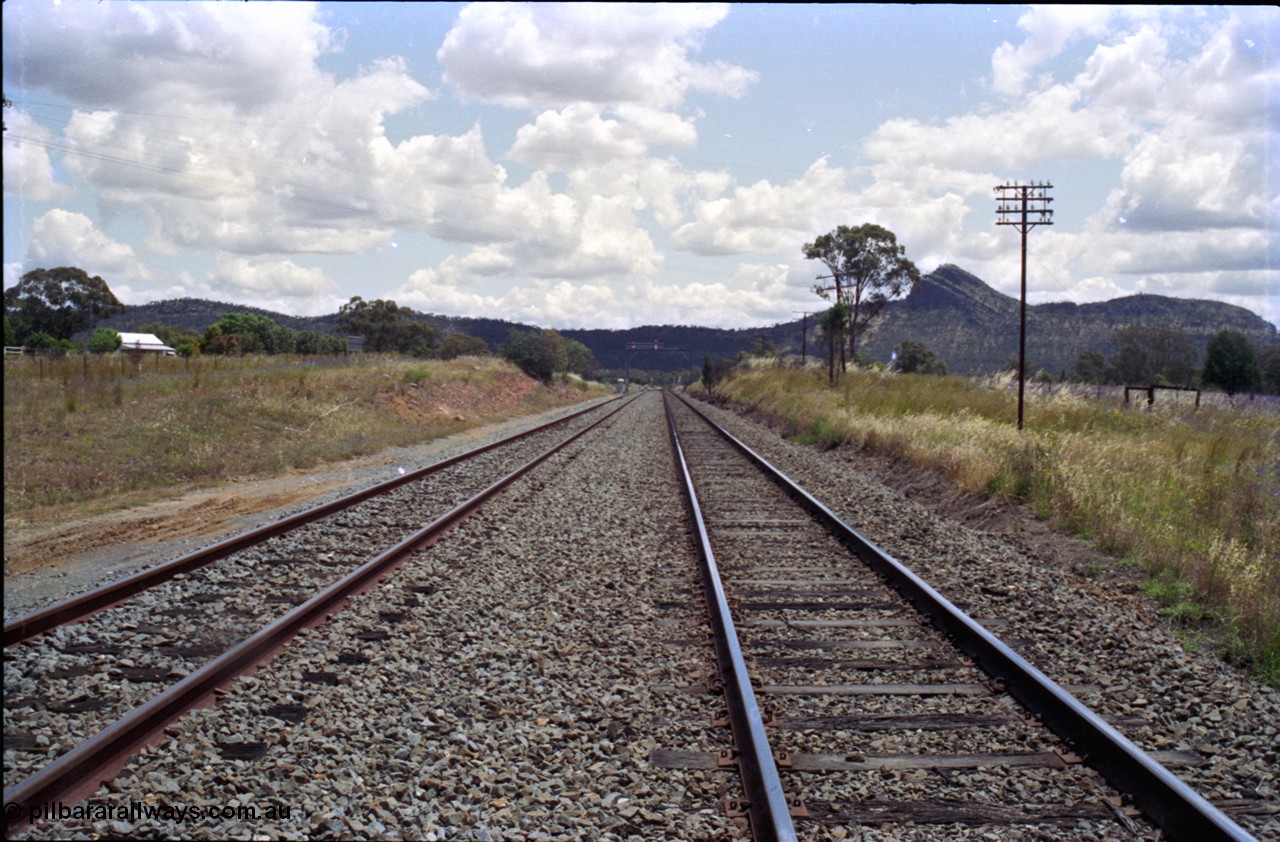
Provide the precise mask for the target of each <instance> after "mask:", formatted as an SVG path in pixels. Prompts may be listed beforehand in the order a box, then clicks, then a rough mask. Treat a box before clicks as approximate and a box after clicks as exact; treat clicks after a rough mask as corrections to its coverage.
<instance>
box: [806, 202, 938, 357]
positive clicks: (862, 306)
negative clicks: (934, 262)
mask: <svg viewBox="0 0 1280 842" xmlns="http://www.w3.org/2000/svg"><path fill="white" fill-rule="evenodd" d="M804 256H805V258H806V259H808V260H820V261H822V263H823V265H824V266H826V267H827V269H828V271H830V273H831V274H830V275H824V276H820V277H819V280H820V281H821V280H830V281H831V283H830V284H823V283H820V284H816V285H815V286H814V288H813V289H814V292H816V293H818V294H819V295H821V296H822V297H823V298H825V299H827V300H828V301H830V300H833V297H832V293H834V294H835V295H834V301H835V302H837V303H841V304H844V305H845V306H846V307H848V322H847V327H846V333H847V335H848V339H849V356H851V357H855V359H856V355H857V351H858V337H859V336H860V335H861V334H862V333H863V332H864V331H865V330H866V328H867V325H868V324H869V323H870V321H871V320H872V319H874V318H875V317H876V316H877V315H879V313H880V311H881V310H882V309H884V305H885V304H887V303H888V302H889V300H890V299H892V298H897V297H898V296H900V295H902V294H903V293H904V292H906V291H908V290H910V288H911V286H912V285H913V284H915V282H916V281H917V280H919V278H920V270H918V269H917V268H916V265H915V264H914V263H912V262H911V261H910V260H908V259H907V258H906V247H905V246H901V245H898V238H897V237H896V236H894V233H893V232H892V231H890V230H889V229H887V228H884V227H881V226H879V225H876V224H874V223H870V222H868V223H866V224H864V225H859V226H858V227H856V228H851V227H850V226H848V225H840V226H837V227H836V229H835V230H834V231H830V232H828V233H826V234H823V235H822V236H820V237H818V238H817V239H816V240H814V241H813V242H812V243H805V244H804ZM845 369H846V363H845V355H844V343H843V342H841V343H840V370H841V371H844V370H845Z"/></svg>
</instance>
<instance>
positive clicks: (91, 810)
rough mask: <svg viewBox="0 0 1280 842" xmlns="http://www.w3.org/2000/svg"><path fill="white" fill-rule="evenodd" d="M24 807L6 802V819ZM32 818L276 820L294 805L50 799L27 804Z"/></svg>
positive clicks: (97, 820)
mask: <svg viewBox="0 0 1280 842" xmlns="http://www.w3.org/2000/svg"><path fill="white" fill-rule="evenodd" d="M23 812H24V811H23V808H22V807H21V806H20V805H18V804H6V805H4V815H5V818H6V819H9V820H13V819H16V818H19V817H20V816H21V815H22V813H23ZM25 812H26V813H27V816H26V818H27V820H28V821H33V822H37V821H91V822H100V821H122V822H131V823H134V824H136V823H137V822H140V821H143V820H146V819H152V820H155V821H163V822H177V823H178V824H193V823H195V822H201V821H229V820H230V821H246V822H255V821H272V820H275V819H287V818H289V814H290V812H291V811H290V808H289V805H287V804H269V805H267V806H265V807H262V808H258V807H257V806H256V805H253V804H227V805H221V806H220V805H216V804H214V805H200V804H190V805H175V804H144V803H142V802H139V801H130V802H129V803H128V804H94V803H92V802H83V803H80V804H64V803H62V802H61V801H50V802H48V803H46V804H32V805H30V806H29V807H27V808H26V811H25Z"/></svg>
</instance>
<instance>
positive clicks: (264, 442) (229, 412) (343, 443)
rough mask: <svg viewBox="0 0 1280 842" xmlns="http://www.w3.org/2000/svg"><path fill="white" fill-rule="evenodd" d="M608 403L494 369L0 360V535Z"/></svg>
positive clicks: (357, 362)
mask: <svg viewBox="0 0 1280 842" xmlns="http://www.w3.org/2000/svg"><path fill="white" fill-rule="evenodd" d="M603 394H606V390H605V389H604V388H603V387H601V386H598V385H592V384H588V383H587V382H585V381H583V380H581V379H580V378H577V377H574V376H572V375H567V374H561V375H559V376H558V377H556V378H554V382H552V383H546V384H544V383H538V382H535V381H534V380H532V379H530V378H529V377H528V376H526V375H525V374H523V373H522V372H521V371H520V370H519V369H517V368H516V367H515V366H514V365H512V364H511V363H509V362H507V361H505V360H502V359H498V358H495V357H458V358H456V359H452V360H431V359H414V358H408V357H404V356H399V355H395V356H392V355H385V356H384V355H374V354H363V355H360V354H356V355H352V356H351V357H350V358H343V357H328V358H318V357H299V356H294V355H274V356H256V355H255V356H235V357H228V356H217V355H203V356H193V357H187V358H181V357H160V356H155V355H146V356H143V355H139V354H116V355H103V356H96V355H85V356H79V357H61V358H47V357H34V356H30V355H28V356H14V357H6V359H5V365H4V489H5V494H4V510H5V528H6V529H9V528H10V527H13V526H21V525H24V524H26V523H42V522H53V521H57V520H66V519H68V518H71V517H76V516H83V515H88V514H93V513H98V512H103V511H110V510H113V509H118V508H121V507H123V506H127V505H131V504H136V503H142V502H147V501H150V500H155V499H158V498H161V497H166V496H171V495H172V494H174V493H176V492H179V491H181V490H182V489H184V488H189V487H195V486H200V485H208V484H212V483H218V482H224V481H228V480H233V479H237V478H242V477H250V476H260V475H267V474H275V473H280V472H283V471H288V470H291V469H304V468H310V467H313V466H316V465H319V464H322V463H329V462H340V461H342V460H345V459H350V458H353V457H358V456H364V455H368V454H372V453H376V452H378V451H381V450H384V449H386V448H389V447H396V446H405V445H412V444H417V443H420V442H424V441H429V440H431V439H434V438H438V437H440V436H444V435H449V434H452V433H456V432H459V431H461V430H464V429H468V428H471V427H475V426H480V425H482V424H488V423H493V422H496V421H501V420H506V419H508V418H512V417H516V416H519V415H525V414H529V413H535V412H541V411H545V410H547V409H552V408H555V407H559V406H565V405H568V404H572V403H576V402H579V401H582V400H586V399H588V398H592V397H597V396H600V395H603Z"/></svg>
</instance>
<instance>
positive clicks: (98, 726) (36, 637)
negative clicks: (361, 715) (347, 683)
mask: <svg viewBox="0 0 1280 842" xmlns="http://www.w3.org/2000/svg"><path fill="white" fill-rule="evenodd" d="M608 404H613V405H604V406H595V407H589V408H587V409H585V410H582V411H580V412H576V413H573V414H571V415H569V416H566V417H564V418H561V419H557V420H555V421H552V422H549V423H547V424H544V425H541V426H539V427H537V428H535V429H532V430H529V431H526V432H524V433H521V434H518V435H515V436H511V437H508V438H506V439H503V440H501V441H498V442H494V443H492V444H489V445H485V446H482V447H479V448H475V449H473V450H471V451H468V452H466V453H463V454H459V455H458V456H455V457H452V458H449V459H445V460H442V461H440V462H438V463H435V464H432V465H429V466H425V467H423V468H420V469H417V470H415V471H412V472H409V473H406V474H405V475H403V476H401V477H399V478H396V479H393V480H390V481H388V482H384V483H381V484H379V485H376V486H373V487H371V488H368V489H365V490H362V491H360V492H357V493H354V494H351V495H347V496H346V497H343V498H341V499H339V500H336V501H333V502H331V503H328V504H324V505H322V506H318V507H315V508H313V509H310V510H307V511H305V512H301V513H299V514H297V515H294V516H292V517H289V518H286V519H284V520H282V521H280V522H278V523H275V524H270V525H268V526H265V527H262V528H260V529H256V530H253V531H251V532H248V533H244V534H241V535H237V536H233V537H232V538H229V539H227V540H224V541H221V542H219V543H217V544H214V545H212V546H210V547H207V548H205V549H202V550H199V551H197V552H194V553H191V554H188V555H186V556H183V557H182V558H179V559H176V560H174V561H172V562H169V563H167V564H163V565H160V566H158V567H155V568H152V569H149V570H145V571H143V572H141V573H139V574H137V575H134V576H131V577H128V578H126V579H123V580H121V581H118V582H115V583H112V584H109V585H106V586H104V587H102V588H99V589H96V590H94V591H91V592H89V593H87V594H83V595H80V596H77V597H73V598H71V599H68V600H64V601H62V602H60V603H58V604H56V605H53V606H50V607H48V608H46V609H42V610H39V611H36V612H33V613H32V614H29V615H26V616H24V617H20V618H17V619H15V620H14V621H12V622H10V623H7V624H6V626H5V645H6V650H5V653H4V682H5V740H4V742H5V753H4V758H5V768H4V772H5V803H6V807H7V810H6V823H7V822H8V809H9V808H8V805H16V807H14V808H13V809H15V810H16V811H18V813H19V814H22V813H26V812H27V811H28V808H29V807H30V806H31V805H34V804H38V803H48V802H53V801H57V800H58V799H61V798H65V797H70V796H71V795H73V794H74V793H77V792H81V791H83V790H85V789H86V788H92V787H94V786H96V784H97V782H98V780H99V779H100V778H102V777H103V776H104V775H108V774H109V773H110V771H111V770H112V769H114V768H115V767H117V766H118V765H119V764H120V763H122V762H123V761H124V760H125V759H126V758H127V757H128V755H129V754H130V753H132V752H133V751H135V750H137V749H138V748H139V747H141V746H142V745H144V744H145V742H146V741H147V740H150V739H153V738H154V737H155V736H156V735H157V733H158V732H159V731H160V729H162V728H163V727H164V726H165V725H166V724H167V723H168V722H169V721H171V720H173V719H174V718H176V717H177V716H180V715H182V714H183V713H184V712H186V711H187V710H189V709H190V708H191V707H193V706H195V705H197V704H199V703H200V702H202V701H203V700H205V699H207V698H208V697H209V695H210V694H211V693H212V692H213V691H214V690H215V689H217V688H218V687H220V686H223V685H225V684H226V683H227V682H229V681H230V680H231V679H233V678H234V677H235V676H237V675H239V674H241V673H243V672H245V671H247V670H250V669H252V668H254V667H255V666H257V665H258V664H260V663H261V662H262V661H263V660H265V659H267V658H269V657H271V656H272V655H273V654H274V653H275V652H277V651H278V650H279V649H280V647H282V646H283V645H284V644H285V643H286V642H287V641H288V640H289V639H290V638H291V637H292V636H293V634H295V633H296V632H297V631H298V630H300V629H302V628H305V627H307V626H308V625H313V624H315V623H317V622H321V621H323V619H324V617H325V616H327V615H328V614H329V613H331V612H332V611H335V610H338V609H339V608H340V607H341V606H342V604H343V603H344V602H345V600H346V599H347V598H349V597H350V596H351V595H352V594H354V593H357V592H359V591H360V590H361V589H365V588H368V587H370V586H371V585H372V584H373V583H374V582H376V581H377V579H378V578H379V577H381V576H382V575H384V574H385V573H386V572H387V571H388V570H389V569H391V568H393V567H394V566H395V565H396V564H398V563H399V562H400V561H401V560H402V559H403V558H404V557H406V556H407V555H408V554H409V553H410V552H412V551H413V550H414V549H417V548H420V547H422V546H426V545H429V544H430V543H431V542H432V541H434V540H435V539H436V538H437V537H438V535H439V534H441V532H442V531H444V530H445V529H448V528H450V527H451V526H453V525H455V524H456V523H458V522H460V521H461V520H462V519H464V518H465V517H467V516H468V515H470V514H471V513H473V512H474V511H475V510H476V509H477V508H478V507H479V506H480V505H481V504H482V503H484V502H485V501H487V500H488V499H490V498H492V497H493V496H494V495H496V494H497V493H499V492H500V491H501V490H503V489H504V488H506V487H507V486H508V485H510V484H511V483H512V482H513V481H514V480H515V479H518V478H519V477H520V476H522V475H523V474H524V473H525V472H527V471H528V470H529V469H531V468H532V467H533V466H535V465H537V464H539V463H540V462H542V461H544V460H545V459H547V458H549V457H550V456H551V455H552V454H554V453H556V452H558V451H559V450H561V449H563V448H564V447H565V446H566V445H568V444H569V443H571V442H573V441H575V440H576V439H577V438H579V437H580V436H582V435H583V434H585V433H586V432H588V431H589V430H591V429H592V428H594V427H595V426H597V425H598V424H600V423H601V422H603V421H605V420H607V419H608V418H610V417H611V416H612V415H613V414H614V413H616V412H617V411H618V409H619V408H621V406H622V405H625V403H623V404H618V403H617V401H616V399H615V400H613V401H609V402H608ZM398 613H399V612H396V611H389V612H387V614H388V619H394V618H395V616H396V615H398ZM375 635H376V633H375ZM322 679H323V677H319V679H318V680H322ZM232 751H234V749H232Z"/></svg>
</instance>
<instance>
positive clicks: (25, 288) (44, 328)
mask: <svg viewBox="0 0 1280 842" xmlns="http://www.w3.org/2000/svg"><path fill="white" fill-rule="evenodd" d="M123 312H124V305H123V304H121V303H120V299H118V298H116V296H115V293H113V292H112V291H111V288H110V287H109V286H107V282H106V281H104V280H102V278H99V277H98V276H97V275H93V276H90V275H89V273H88V272H86V271H85V270H83V269H79V268H77V267H75V266H60V267H58V268H56V269H32V270H31V271H30V272H28V273H26V274H25V275H23V276H22V278H21V279H20V280H19V281H18V283H17V284H15V285H14V286H11V287H9V288H8V289H6V290H5V291H4V314H5V316H6V318H8V319H9V320H10V321H11V323H12V326H13V329H14V332H15V335H16V339H17V340H18V341H20V342H21V341H25V339H26V337H27V336H28V335H30V334H32V333H35V332H37V331H40V332H44V333H47V334H49V335H50V336H53V337H55V338H57V339H69V338H70V337H71V335H72V334H73V333H77V332H78V331H82V330H85V329H87V328H92V327H93V326H94V324H95V323H96V322H99V321H101V320H102V319H105V318H108V317H110V316H115V315H119V314H120V313H123Z"/></svg>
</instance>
